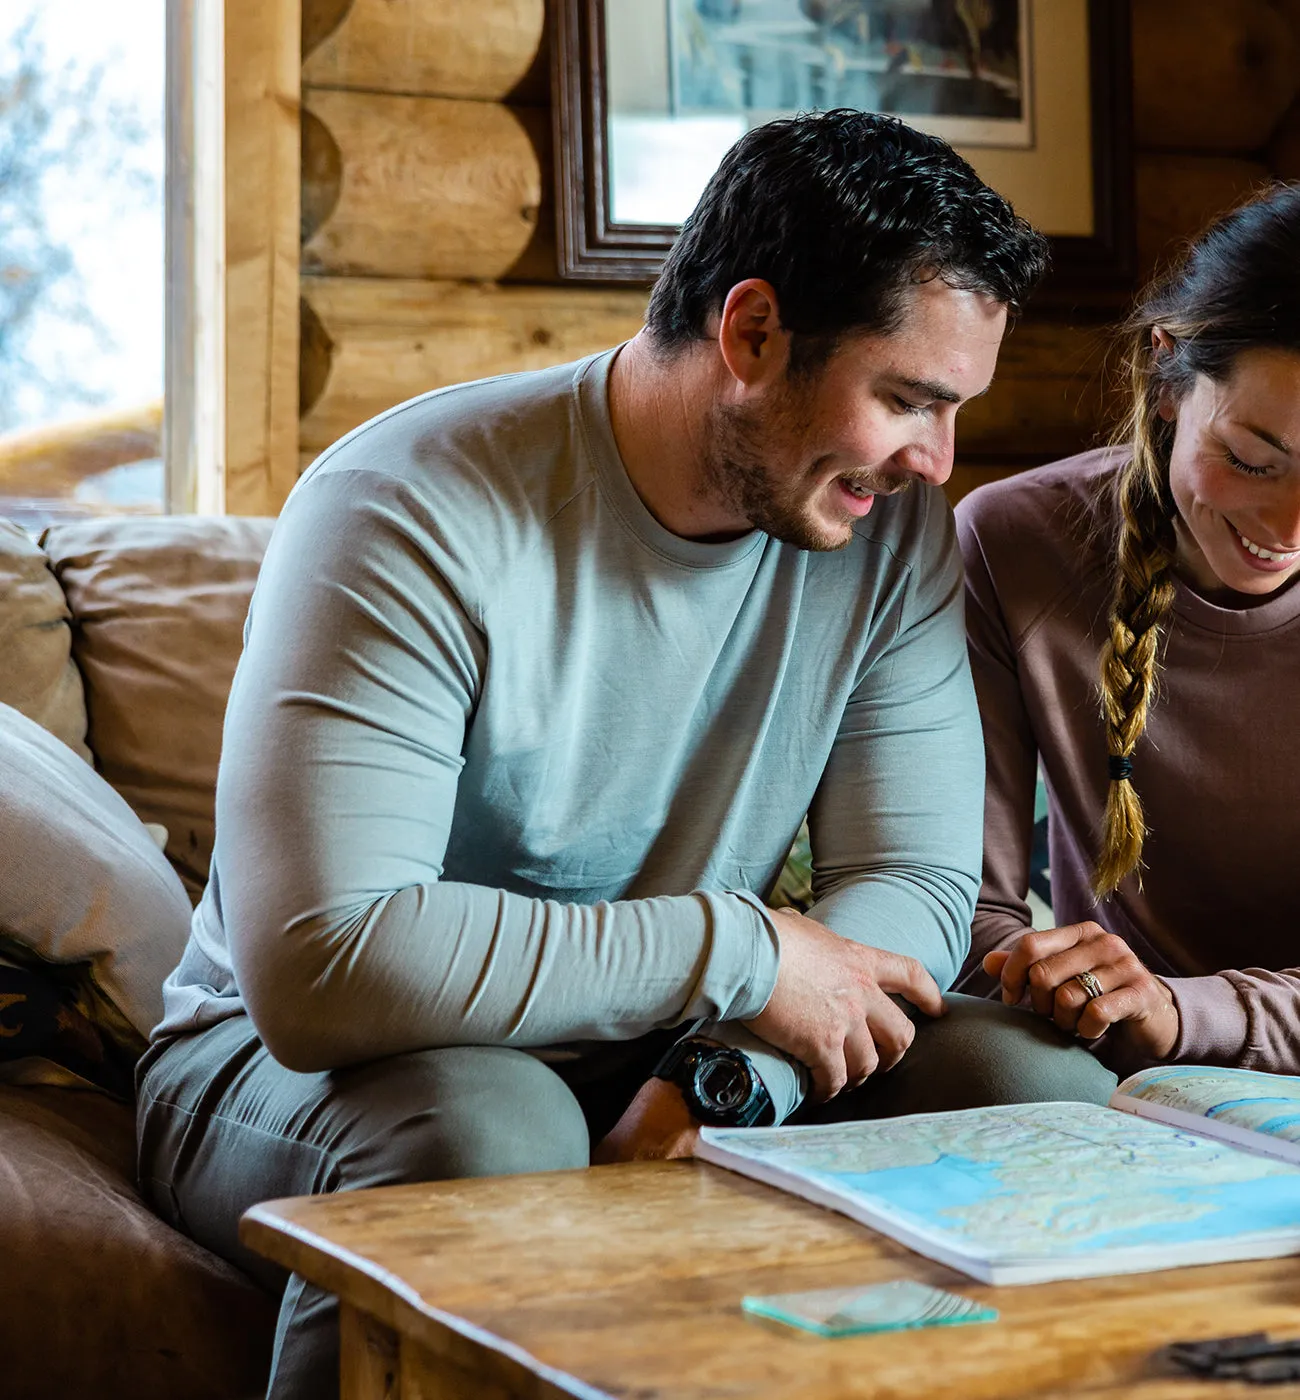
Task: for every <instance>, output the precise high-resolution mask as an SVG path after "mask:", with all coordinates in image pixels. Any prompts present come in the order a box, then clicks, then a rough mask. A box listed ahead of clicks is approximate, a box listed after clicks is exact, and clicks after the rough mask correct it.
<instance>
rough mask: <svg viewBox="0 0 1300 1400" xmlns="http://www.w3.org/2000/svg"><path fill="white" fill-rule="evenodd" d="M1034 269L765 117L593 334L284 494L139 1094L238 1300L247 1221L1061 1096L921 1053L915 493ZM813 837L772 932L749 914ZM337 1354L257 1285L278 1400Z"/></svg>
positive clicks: (915, 192)
mask: <svg viewBox="0 0 1300 1400" xmlns="http://www.w3.org/2000/svg"><path fill="white" fill-rule="evenodd" d="M1043 262H1044V244H1043V241H1042V239H1041V238H1040V237H1039V236H1038V235H1037V234H1036V233H1034V232H1033V231H1032V230H1031V229H1030V228H1029V227H1028V225H1026V224H1025V223H1024V222H1023V221H1021V220H1019V219H1017V218H1016V217H1015V216H1014V215H1013V214H1012V211H1011V210H1010V208H1009V207H1008V206H1007V204H1006V203H1005V202H1004V201H1003V200H1002V199H1001V198H1000V197H999V196H997V195H996V194H994V193H993V192H992V191H991V190H989V189H987V188H986V187H985V186H984V185H982V184H981V183H980V181H979V180H978V179H977V178H976V176H975V175H974V173H973V172H972V171H971V170H970V168H969V167H968V166H967V165H966V164H965V162H964V161H962V160H961V159H960V158H958V157H957V156H956V155H955V154H954V153H953V152H952V151H951V150H950V149H949V148H948V147H947V146H945V145H944V144H943V143H942V142H940V141H938V140H935V139H933V138H930V137H927V136H923V135H921V134H919V133H917V132H914V131H912V130H910V129H909V128H907V127H905V126H903V125H902V124H900V123H898V122H896V121H893V120H890V119H887V118H882V117H877V116H872V115H868V114H864V113H859V112H831V113H826V114H823V115H819V116H808V117H801V118H799V119H796V120H794V121H787V122H776V123H772V124H771V125H769V126H766V127H763V128H760V129H758V130H755V131H753V132H750V133H749V134H748V135H747V136H746V137H744V138H743V139H742V140H741V141H740V142H739V143H738V144H737V145H736V147H735V148H734V149H733V150H732V151H731V152H730V153H729V155H728V156H727V158H726V159H725V161H724V162H723V164H722V166H721V168H720V170H719V171H718V173H717V175H716V176H715V177H714V179H713V181H712V183H711V184H710V186H709V188H708V190H707V191H706V193H705V195H704V196H703V198H702V200H701V202H700V205H699V207H698V208H697V210H696V211H695V213H694V215H693V216H692V218H691V219H690V221H689V222H688V224H687V226H686V228H685V229H684V231H683V233H682V236H681V238H680V240H679V241H678V243H677V245H676V247H675V248H674V250H673V252H672V254H671V255H670V257H669V259H668V263H667V265H666V267H665V270H664V272H663V275H662V276H661V278H660V280H659V282H658V284H657V286H656V288H655V292H654V295H653V298H652V300H651V304H650V309H649V314H648V318H647V325H646V328H645V329H644V330H643V331H642V332H641V334H639V335H638V336H637V337H636V338H635V339H634V340H632V341H631V342H630V343H628V344H627V345H624V346H622V347H621V348H619V349H618V350H615V351H610V352H607V353H605V354H603V355H598V356H594V357H592V358H591V359H588V360H585V361H583V362H581V363H579V364H577V365H564V366H560V367H559V368H556V369H551V370H545V371H541V372H538V373H534V374H527V375H518V376H509V377H505V378H500V379H494V380H488V381H483V382H479V383H476V384H469V385H461V386H458V387H456V388H453V389H450V390H445V391H442V392H438V393H434V394H430V395H426V396H424V397H422V398H419V399H415V400H412V401H411V402H409V403H406V404H403V405H400V406H399V407H397V408H395V409H393V410H391V411H390V412H388V413H386V414H384V415H382V416H381V417H379V418H377V419H375V420H373V421H372V422H370V423H368V424H366V425H364V426H363V427H361V428H359V429H357V430H356V432H354V433H352V434H351V435H349V436H348V437H346V438H344V439H343V440H342V441H341V442H340V443H338V444H336V446H335V447H333V448H332V449H331V450H330V451H329V452H327V453H326V454H325V456H324V457H323V458H322V459H321V460H320V461H319V462H317V463H316V464H315V466H314V467H313V468H312V470H311V471H310V472H309V473H308V474H307V475H306V476H305V477H304V478H303V480H302V481H301V482H300V483H299V485H298V486H297V488H296V489H295V491H294V493H293V495H292V497H291V498H290V500H289V502H288V504H287V505H286V507H285V510H284V513H283V515H282V516H281V519H280V521H279V523H278V526H277V530H276V534H275V537H274V539H273V541H272V544H271V547H270V550H269V552H268V555H267V558H266V562H265V565H264V567H263V571H262V575H261V579H260V581H259V584H258V588H257V593H256V595H255V597H254V601H253V606H252V609H251V612H250V617H249V625H248V632H247V640H246V647H245V652H244V656H243V659H242V660H241V663H240V667H239V671H238V674H237V676H236V678H235V683H234V687H233V689H232V692H231V698H230V707H229V712H228V715H227V721H226V741H225V750H224V753H223V755H222V765H221V774H220V780H219V783H218V793H217V845H216V851H215V855H214V860H213V874H212V881H211V884H210V885H209V887H208V890H207V893H206V895H205V897H204V900H203V903H202V904H201V906H200V908H199V910H198V911H197V913H196V915H195V922H194V928H193V933H192V936H191V940H190V944H189V947H188V949H187V951H186V955H185V957H184V959H183V960H182V963H181V965H180V967H179V968H178V969H177V971H176V972H175V973H174V974H173V976H172V977H171V978H170V979H169V981H168V984H167V988H166V995H167V1014H166V1019H165V1020H164V1022H163V1024H162V1025H161V1026H160V1027H159V1028H158V1030H157V1031H156V1033H155V1041H154V1045H153V1046H152V1048H151V1050H150V1052H149V1055H148V1056H147V1058H146V1060H145V1061H144V1062H143V1064H142V1068H141V1071H140V1089H141V1093H140V1098H141V1117H140V1137H141V1178H142V1181H143V1182H144V1184H145V1188H146V1190H148V1191H149V1193H150V1195H151V1199H152V1200H153V1201H154V1203H155V1204H156V1205H157V1207H158V1208H159V1209H160V1210H162V1211H163V1212H164V1214H166V1215H168V1216H169V1218H171V1219H173V1220H175V1221H176V1222H177V1223H178V1224H181V1225H182V1226H183V1228H185V1229H187V1230H189V1231H190V1232H191V1233H192V1234H193V1235H195V1237H196V1238H198V1239H200V1240H201V1241H203V1242H204V1243H206V1244H208V1245H209V1246H210V1247H212V1248H214V1249H216V1250H218V1251H219V1252H221V1253H223V1254H225V1255H226V1256H227V1257H228V1258H231V1259H235V1260H238V1261H239V1262H241V1263H243V1264H244V1265H245V1267H248V1268H250V1269H252V1270H254V1271H259V1270H260V1269H261V1266H259V1265H258V1263H257V1262H256V1261H255V1260H254V1259H252V1257H251V1256H249V1255H248V1254H247V1253H246V1252H241V1250H240V1247H239V1244H238V1241H237V1236H236V1226H237V1221H238V1216H239V1214H240V1212H241V1211H242V1210H243V1209H244V1208H246V1207H247V1206H248V1205H249V1204H250V1203H252V1202H253V1201H256V1200H258V1199H264V1198H267V1197H273V1196H284V1195H293V1194H300V1193H303V1192H308V1191H330V1190H341V1189H351V1188H355V1187H358V1186H365V1185H373V1184H378V1183H382V1182H394V1181H402V1180H420V1179H430V1178H437V1177H452V1176H458V1175H468V1174H475V1173H503V1172H513V1171H529V1170H543V1169H551V1168H559V1167H578V1166H584V1165H586V1164H587V1162H588V1161H589V1160H590V1159H591V1155H592V1150H593V1144H595V1155H596V1157H597V1159H598V1160H615V1159H618V1158H630V1157H637V1156H655V1155H670V1154H677V1153H682V1152H685V1151H689V1149H690V1145H691V1142H692V1140H693V1135H694V1133H695V1131H696V1130H697V1128H698V1125H699V1123H700V1122H701V1121H706V1120H707V1121H717V1122H756V1121H757V1122H762V1121H767V1122H772V1121H780V1120H782V1119H784V1118H786V1117H787V1116H789V1115H790V1114H791V1113H792V1112H795V1111H796V1110H798V1111H799V1112H800V1113H802V1114H804V1115H812V1114H815V1113H821V1114H830V1115H833V1114H836V1113H867V1112H890V1111H898V1110H899V1108H900V1107H904V1108H905V1107H907V1106H909V1105H916V1106H921V1105H922V1103H926V1104H931V1105H932V1104H934V1103H935V1102H936V1101H937V1100H938V1099H943V1096H944V1095H947V1099H946V1100H945V1101H953V1096H954V1095H955V1096H956V1098H957V1100H962V1099H963V1097H964V1098H967V1099H969V1098H971V1097H979V1096H980V1095H983V1096H985V1097H987V1096H989V1095H990V1094H996V1093H1003V1094H1005V1095H1009V1096H1012V1097H1015V1096H1022V1097H1033V1096H1034V1095H1035V1094H1040V1095H1041V1094H1044V1093H1049V1092H1051V1091H1055V1093H1056V1094H1059V1092H1060V1091H1059V1085H1049V1086H1046V1087H1044V1086H1045V1083H1046V1081H1045V1079H1044V1077H1043V1076H1042V1075H1039V1077H1038V1078H1033V1076H1032V1075H1031V1077H1030V1078H1031V1079H1032V1083H1030V1082H1029V1081H1021V1082H1017V1083H1013V1084H1011V1085H1010V1086H1005V1085H1004V1086H1003V1087H1002V1088H1001V1089H1000V1090H999V1089H996V1088H995V1089H989V1088H988V1087H987V1086H984V1087H979V1088H972V1087H971V1085H970V1084H969V1083H966V1082H965V1081H961V1079H960V1076H959V1075H958V1074H957V1071H956V1070H953V1071H952V1075H951V1076H949V1071H947V1070H938V1069H936V1068H935V1066H936V1065H937V1064H938V1059H937V1058H936V1055H939V1054H940V1052H942V1053H944V1054H947V1055H948V1062H949V1063H950V1064H952V1063H955V1061H956V1060H959V1059H961V1058H962V1057H964V1058H965V1059H966V1060H967V1061H972V1060H978V1059H980V1058H981V1057H983V1058H984V1059H986V1060H989V1061H990V1062H992V1063H1000V1062H1001V1060H1002V1059H1005V1058H1006V1057H1005V1056H1004V1055H1001V1053H1000V1052H998V1051H997V1050H996V1048H994V1049H992V1050H991V1049H990V1047H991V1046H993V1044H994V1040H995V1039H996V1036H997V1035H998V1034H1002V1031H996V1030H995V1031H990V1030H989V1025H988V1023H989V1022H990V1021H993V1022H999V1023H1001V1022H1006V1023H1008V1024H1010V1023H1012V1022H1015V1021H1016V1017H1015V1013H1013V1012H1010V1011H1004V1010H1003V1009H1002V1008H1000V1007H993V1006H992V1005H989V1006H986V1007H980V1008H979V1009H978V1010H971V1009H970V1008H969V1007H967V1008H965V1009H963V1010H960V1011H958V1012H956V1013H955V1014H952V1015H950V1016H948V1017H946V1018H945V1020H946V1022H947V1023H951V1027H952V1029H951V1031H950V1033H949V1034H948V1035H947V1036H946V1038H945V1037H944V1036H943V1035H941V1033H940V1027H941V1026H943V1025H944V1024H945V1023H944V1022H938V1021H935V1022H932V1023H931V1022H928V1020H927V1018H929V1017H939V1016H941V1015H942V1014H943V1012H944V1004H943V1002H942V1000H941V996H940V991H939V988H940V986H946V985H947V984H948V983H949V982H950V981H951V980H952V978H953V976H954V975H955V974H956V971H957V969H958V968H959V967H960V966H961V962H962V958H963V956H964V954H965V951H966V948H967V946H968V942H969V923H970V918H971V913H972V910H973V908H974V901H975V896H976V892H977V889H978V885H979V870H980V831H981V797H982V784H983V756H982V750H981V746H980V737H979V735H980V728H979V718H978V715H977V713H976V710H975V704H974V699H973V692H972V688H971V682H970V676H969V671H968V667H967V661H966V645H965V638H964V631H963V623H962V611H961V607H962V605H961V577H960V568H959V563H958V554H957V550H956V546H955V542H954V535H953V528H952V523H951V513H950V511H949V510H948V508H947V506H946V504H945V502H944V499H943V496H942V493H941V491H940V490H939V489H938V487H939V484H940V483H942V482H943V481H944V480H945V479H946V477H947V475H948V473H949V470H950V468H951V463H952V453H953V431H954V419H955V416H956V413H957V410H958V408H959V407H960V406H961V405H962V404H963V403H964V402H966V401H967V400H968V399H970V398H971V397H973V396H974V395H976V394H980V393H982V392H983V391H984V390H985V389H986V388H987V387H988V383H989V380H990V378H991V376H992V373H993V369H994V363H995V360H996V357H997V351H998V346H999V343H1000V341H1001V338H1002V334H1003V330H1004V326H1005V323H1006V318H1007V314H1008V310H1009V309H1011V310H1014V309H1015V308H1017V307H1018V306H1019V305H1020V304H1021V302H1022V301H1023V300H1024V298H1025V297H1026V296H1027V294H1028V292H1029V291H1030V289H1031V288H1032V286H1033V284H1034V282H1035V281H1036V279H1037V278H1038V276H1039V275H1040V273H1041V271H1042V267H1043ZM805 813H807V814H808V816H809V823H810V829H811V833H812V848H813V851H814V853H815V858H816V880H815V887H816V903H815V905H814V907H813V908H812V910H811V911H810V914H809V915H808V916H802V915H799V914H796V913H794V912H791V911H774V910H771V909H768V908H766V907H765V905H764V902H763V895H764V893H765V892H766V891H768V890H769V889H771V887H772V885H773V883H774V882H775V880H776V878H777V875H778V873H779V872H780V870H781V867H782V863H783V861H784V859H785V856H786V853H787V851H788V850H789V848H790V845H791V841H792V839H793V837H794V836H795V833H796V831H797V829H798V827H799V824H800V821H801V819H802V818H803V816H804V814H805ZM905 1007H910V1008H912V1010H911V1012H910V1014H909V1012H907V1011H906V1010H905V1009H904V1008H905ZM913 1016H915V1017H917V1018H918V1019H919V1020H920V1021H921V1022H923V1023H926V1024H927V1026H928V1029H927V1030H925V1031H923V1032H922V1033H921V1034H922V1042H923V1044H922V1046H918V1050H917V1056H914V1057H909V1060H908V1061H904V1063H903V1065H902V1066H900V1068H899V1069H897V1070H894V1071H893V1073H892V1074H890V1075H888V1076H886V1078H885V1080H884V1081H882V1086H881V1088H880V1089H879V1090H876V1089H874V1088H873V1087H872V1086H871V1085H870V1084H868V1081H869V1080H870V1078H871V1076H873V1075H874V1074H876V1073H877V1071H880V1070H884V1069H888V1068H889V1067H891V1066H893V1065H894V1064H895V1063H896V1062H898V1061H899V1060H900V1058H901V1057H902V1056H903V1055H904V1053H905V1052H906V1051H907V1049H908V1047H909V1045H910V1043H911V1040H912V1037H913V1035H914V1033H915V1023H914V1021H913V1019H912V1017H913ZM1020 1020H1021V1021H1023V1022H1024V1023H1025V1025H1026V1026H1027V1027H1028V1026H1037V1024H1038V1023H1037V1022H1035V1021H1034V1020H1033V1018H1029V1017H1021V1018H1020ZM963 1027H965V1029H963ZM972 1028H973V1029H972ZM1003 1030H1005V1027H1003ZM1012 1032H1013V1036H1014V1035H1018V1036H1021V1037H1022V1038H1023V1039H1024V1041H1025V1043H1026V1044H1028V1043H1030V1040H1031V1037H1032V1036H1033V1035H1034V1034H1035V1031H1034V1030H1030V1029H1024V1030H1022V1029H1021V1027H1020V1026H1019V1025H1018V1024H1017V1025H1013V1026H1012ZM927 1043H928V1045H929V1047H931V1048H932V1053H931V1054H930V1059H929V1061H928V1062H927V1061H926V1060H925V1059H924V1057H920V1056H921V1050H922V1048H923V1047H925V1046H926V1044H927ZM945 1045H946V1046H947V1049H946V1050H944V1046H945ZM935 1047H937V1048H935ZM1056 1054H1057V1057H1058V1058H1060V1059H1062V1062H1063V1063H1064V1062H1068V1065H1069V1066H1074V1067H1076V1068H1075V1069H1073V1070H1071V1072H1072V1073H1076V1074H1082V1075H1084V1077H1086V1074H1087V1073H1090V1072H1091V1073H1101V1071H1097V1070H1096V1069H1095V1067H1094V1064H1093V1061H1092V1060H1091V1057H1089V1056H1087V1055H1086V1053H1085V1052H1083V1051H1081V1050H1078V1051H1074V1050H1069V1049H1064V1048H1062V1049H1060V1050H1058V1051H1056ZM918 1057H920V1058H918ZM1047 1058H1048V1059H1050V1058H1051V1055H1050V1054H1049V1055H1048V1057H1047ZM912 1060H916V1061H917V1063H918V1064H919V1065H921V1066H922V1068H921V1069H920V1070H918V1072H917V1073H916V1074H913V1075H912V1076H911V1078H910V1079H909V1078H908V1076H907V1073H906V1068H907V1065H908V1064H909V1063H911V1061H912ZM1039 1060H1040V1062H1041V1061H1042V1060H1043V1057H1042V1056H1040V1057H1039ZM1077 1061H1082V1062H1083V1063H1084V1064H1086V1066H1087V1069H1086V1070H1078V1069H1077V1065H1076V1062H1077ZM927 1065H928V1067H926V1066H927ZM959 1068H960V1067H959ZM967 1068H969V1066H967ZM1049 1077H1050V1076H1049ZM1067 1077H1068V1076H1067ZM927 1083H928V1088H929V1090H930V1091H931V1092H930V1093H929V1097H928V1098H925V1097H924V1096H923V1095H922V1093H921V1091H922V1090H924V1089H926V1087H927ZM864 1084H868V1087H867V1088H866V1089H861V1088H860V1087H859V1086H862V1085H864ZM1069 1092H1071V1093H1072V1094H1074V1095H1077V1094H1078V1093H1079V1092H1080V1090H1079V1089H1078V1088H1077V1087H1071V1089H1070V1090H1069ZM1084 1092H1086V1093H1088V1095H1089V1096H1097V1094H1098V1090H1097V1088H1096V1085H1095V1084H1090V1085H1085V1086H1084ZM891 1095H892V1098H891ZM262 1272H263V1276H264V1277H266V1276H267V1274H266V1272H265V1271H262ZM334 1346H335V1342H334V1337H333V1314H332V1311H331V1308H330V1304H329V1302H328V1300H327V1299H325V1298H323V1297H322V1296H321V1295H319V1294H317V1293H316V1292H314V1290H311V1289H306V1288H304V1287H303V1286H302V1285H301V1283H300V1282H299V1281H297V1280H291V1281H290V1283H289V1285H288V1287H287V1289H286V1291H285V1297H284V1304H283V1311H282V1314H281V1331H280V1342H279V1346H278V1348H277V1355H276V1362H275V1371H274V1375H273V1378H272V1385H271V1393H272V1394H273V1395H275V1396H289V1395H318V1394H324V1393H327V1392H328V1391H329V1390H330V1388H331V1387H332V1385H333V1384H334V1381H333V1379H332V1369H333V1368H334V1367H335V1365H336V1363H335V1359H334V1358H335V1352H334V1349H333V1348H334Z"/></svg>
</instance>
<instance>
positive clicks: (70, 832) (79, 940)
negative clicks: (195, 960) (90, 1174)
mask: <svg viewBox="0 0 1300 1400" xmlns="http://www.w3.org/2000/svg"><path fill="white" fill-rule="evenodd" d="M0 852H2V853H3V858H2V859H0V954H5V955H6V956H8V957H9V959H10V961H11V962H12V963H20V964H23V965H25V966H27V967H28V968H32V967H37V968H39V967H41V966H44V967H45V968H46V969H47V970H48V971H49V972H50V974H51V977H52V980H54V981H55V982H56V983H58V984H61V985H62V986H63V987H64V988H65V989H66V988H67V987H68V986H69V985H70V984H72V983H75V982H77V981H78V980H80V981H81V982H83V983H85V984H86V987H85V988H84V989H83V990H84V991H85V995H82V994H81V993H78V994H77V998H76V999H77V1002H78V1004H79V1005H81V1006H82V1007H83V1008H85V1009H87V1010H88V1013H89V1014H90V1015H91V1016H92V1017H93V1018H94V1019H95V1020H96V1021H97V1022H98V1023H99V1024H100V1026H101V1028H102V1029H104V1030H105V1031H106V1033H107V1034H109V1035H110V1036H111V1037H112V1038H114V1039H115V1040H117V1041H119V1042H126V1048H133V1049H134V1050H136V1051H138V1050H139V1048H140V1046H141V1045H142V1044H143V1040H144V1038H145V1037H147V1036H148V1033H149V1031H150V1029H151V1028H152V1027H153V1026H154V1025H156V1024H157V1022H158V1021H159V1020H160V1019H161V1017H162V983H163V979H164V978H165V977H166V976H167V974H168V973H169V972H170V971H171V970H172V968H173V967H175V966H176V964H177V962H178V961H179V960H180V956H181V952H182V950H183V949H184V946H185V941H186V939H187V938H188V936H189V925H190V902H189V899H188V898H187V896H186V893H185V887H184V886H183V885H182V884H181V882H180V880H179V879H178V877H177V875H176V873H175V871H173V870H172V868H171V866H170V865H169V864H168V862H167V859H166V857H165V856H164V855H163V854H162V852H161V851H159V849H158V847H157V845H156V844H155V843H154V841H153V839H152V838H151V836H150V835H149V833H148V831H146V830H145V828H144V825H143V824H142V823H141V822H140V820H139V818H138V817H136V815H135V813H134V812H132V811H131V809H130V807H128V806H127V804H126V802H125V801H123V799H122V798H121V797H119V796H118V794H117V793H116V792H114V791H113V789H112V788H111V787H109V785H108V784H107V783H106V782H105V781H104V780H103V779H102V778H101V777H99V775H98V774H96V773H95V772H94V770H93V769H92V768H90V766H89V765H88V764H86V763H83V762H82V761H81V760H80V759H79V758H77V757H76V755H75V754H74V753H73V752H72V751H71V750H70V749H69V748H67V747H66V745H64V744H62V743H60V742H59V741H58V740H57V739H55V738H54V737H53V736H52V735H50V734H48V733H47V732H46V731H45V730H44V729H42V728H41V727H40V725H38V724H36V723H35V722H34V721H32V720H30V719H28V718H27V717H26V716H24V715H22V714H20V713H19V712H18V711H17V710H16V709H14V708H13V707H11V706H9V705H0ZM79 965H80V968H81V969H82V970H84V976H83V977H81V978H80V979H78V977H77V976H76V975H74V974H75V973H76V971H77V969H78V966H79Z"/></svg>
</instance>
